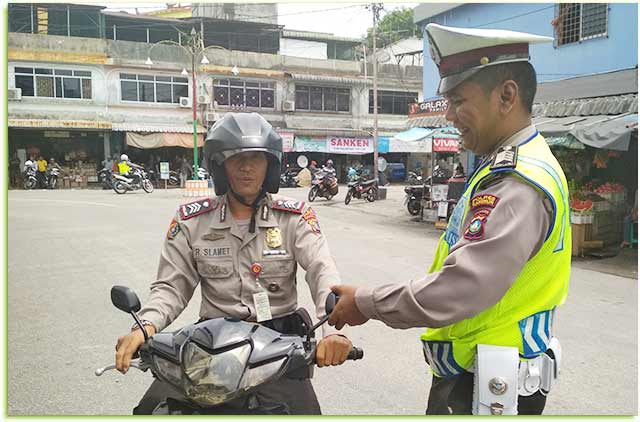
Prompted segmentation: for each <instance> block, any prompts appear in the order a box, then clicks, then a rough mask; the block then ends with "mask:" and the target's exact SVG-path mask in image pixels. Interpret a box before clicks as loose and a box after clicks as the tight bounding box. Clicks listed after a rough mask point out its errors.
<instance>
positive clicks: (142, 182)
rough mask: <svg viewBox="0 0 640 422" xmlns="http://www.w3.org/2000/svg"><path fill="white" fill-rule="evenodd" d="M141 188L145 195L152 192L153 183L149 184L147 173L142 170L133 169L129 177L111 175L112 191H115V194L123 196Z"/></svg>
mask: <svg viewBox="0 0 640 422" xmlns="http://www.w3.org/2000/svg"><path fill="white" fill-rule="evenodd" d="M135 176H137V177H135ZM141 188H142V189H143V190H144V191H145V192H147V193H151V192H153V183H151V180H149V177H148V176H147V172H146V171H144V170H143V169H139V168H133V169H131V172H130V174H129V175H124V174H114V175H113V190H114V191H116V193H117V194H123V193H127V191H134V190H138V189H141Z"/></svg>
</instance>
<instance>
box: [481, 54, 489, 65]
mask: <svg viewBox="0 0 640 422" xmlns="http://www.w3.org/2000/svg"><path fill="white" fill-rule="evenodd" d="M480 64H481V65H483V66H484V65H487V64H489V57H486V56H485V57H483V58H481V59H480Z"/></svg>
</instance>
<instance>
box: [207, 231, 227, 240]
mask: <svg viewBox="0 0 640 422" xmlns="http://www.w3.org/2000/svg"><path fill="white" fill-rule="evenodd" d="M221 239H224V235H223V234H222V233H215V232H213V233H207V234H205V235H204V236H202V240H210V241H212V242H215V241H216V240H221Z"/></svg>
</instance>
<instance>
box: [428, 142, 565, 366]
mask: <svg viewBox="0 0 640 422" xmlns="http://www.w3.org/2000/svg"><path fill="white" fill-rule="evenodd" d="M490 167H491V163H487V164H485V165H483V166H481V167H480V168H479V169H478V170H476V172H475V173H474V174H473V175H472V176H471V178H470V180H469V181H468V184H467V187H466V189H465V191H464V194H463V196H462V198H461V199H460V201H459V202H458V204H457V205H456V208H455V210H454V211H453V213H452V215H451V218H450V219H449V224H448V226H447V230H446V231H445V233H444V234H443V235H442V236H441V238H440V241H439V242H438V247H437V251H436V256H435V259H434V262H433V263H432V265H431V268H430V270H429V272H435V271H439V270H440V269H441V268H442V266H443V263H444V260H445V259H446V257H447V255H448V254H449V250H450V248H451V247H453V245H454V244H455V243H456V242H457V241H458V239H459V238H460V236H461V234H462V232H463V230H464V228H463V227H461V226H462V222H464V221H465V216H466V215H467V212H468V211H469V201H470V199H471V198H473V195H474V193H475V191H476V189H478V187H479V186H481V185H482V183H483V182H486V181H488V180H489V179H490V178H491V177H494V176H495V175H496V174H497V173H499V172H503V171H507V172H509V175H513V176H515V177H518V178H520V179H522V180H524V181H526V182H527V183H529V184H531V185H532V186H533V187H534V188H535V189H537V190H538V191H540V192H543V193H544V194H545V195H546V196H547V197H548V198H549V199H550V200H551V203H552V204H553V216H552V218H551V221H550V227H549V230H548V232H547V235H546V239H545V241H544V243H543V244H542V246H541V248H540V250H539V251H538V253H537V254H536V255H535V256H533V257H532V258H531V259H530V260H529V261H528V262H527V263H526V264H525V266H524V267H523V268H522V270H521V271H520V273H519V274H518V276H517V277H516V279H515V280H514V282H513V284H512V286H511V288H510V289H509V290H508V291H507V293H506V294H505V295H504V296H503V297H502V299H501V300H500V301H499V302H498V303H497V304H495V305H494V306H492V307H490V308H488V309H485V310H484V311H482V312H480V313H479V314H477V315H475V316H473V317H471V318H468V319H465V320H462V321H458V322H455V323H453V324H451V325H448V326H445V327H442V328H436V329H432V328H429V329H427V331H426V333H424V334H423V335H422V336H421V339H422V340H423V342H424V344H425V355H426V356H427V360H428V362H429V365H430V366H431V369H432V371H433V373H434V374H435V375H436V376H438V377H449V376H454V375H457V374H460V373H461V372H463V371H464V370H469V369H470V367H471V366H472V365H473V363H474V360H475V355H476V345H478V344H490V345H496V346H512V347H517V348H518V350H519V353H520V358H521V359H530V358H533V357H536V356H537V355H539V354H540V353H543V352H544V351H546V350H547V346H548V344H549V340H550V338H551V327H552V322H553V311H554V308H555V307H556V306H558V305H561V304H562V303H564V301H565V298H566V296H567V291H568V288H569V275H570V270H571V225H570V223H569V190H568V187H567V181H566V178H565V175H564V172H563V171H562V168H561V167H560V164H558V161H557V160H556V158H555V157H554V156H553V154H552V153H551V150H550V149H549V147H548V145H547V143H546V142H545V140H544V138H543V137H542V136H541V135H540V134H538V133H537V132H536V134H535V135H534V136H533V137H532V138H530V139H529V140H528V141H526V142H524V143H523V144H521V145H520V146H519V147H518V155H517V162H516V165H515V167H510V168H497V169H495V170H491V168H490ZM506 253H508V251H507V252H506ZM496 265H497V266H499V263H496Z"/></svg>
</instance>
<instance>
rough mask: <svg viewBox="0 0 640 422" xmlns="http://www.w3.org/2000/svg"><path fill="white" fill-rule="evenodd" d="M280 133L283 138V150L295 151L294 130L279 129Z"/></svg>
mask: <svg viewBox="0 0 640 422" xmlns="http://www.w3.org/2000/svg"><path fill="white" fill-rule="evenodd" d="M278 135H280V137H281V138H282V152H292V151H293V132H289V131H278Z"/></svg>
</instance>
